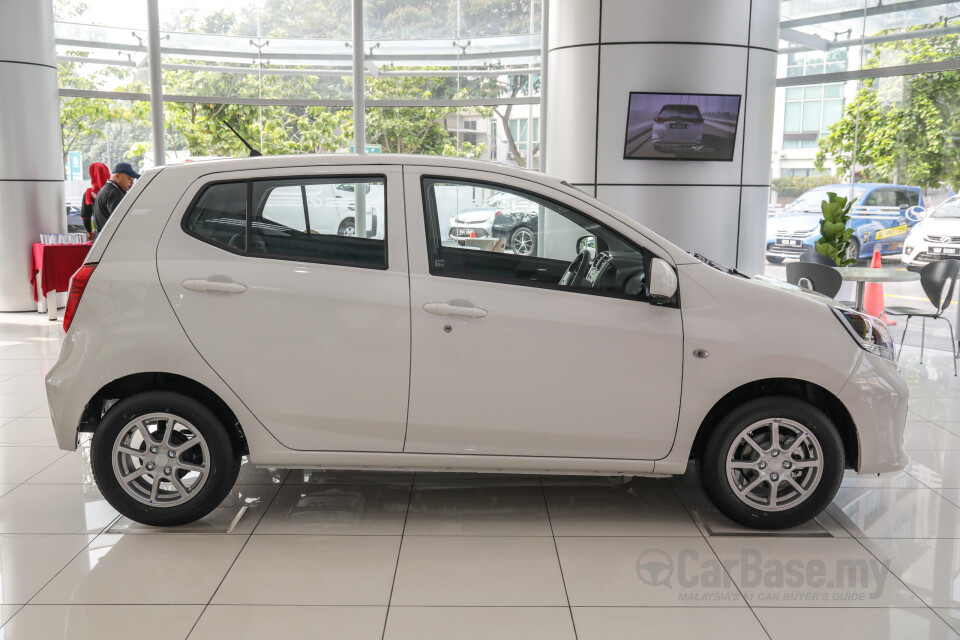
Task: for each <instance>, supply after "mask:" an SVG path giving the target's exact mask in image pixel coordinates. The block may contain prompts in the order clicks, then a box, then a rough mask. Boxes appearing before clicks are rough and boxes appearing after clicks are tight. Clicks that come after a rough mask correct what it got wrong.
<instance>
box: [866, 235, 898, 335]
mask: <svg viewBox="0 0 960 640" xmlns="http://www.w3.org/2000/svg"><path fill="white" fill-rule="evenodd" d="M882 264H883V261H882V260H881V258H880V249H874V251H873V259H872V260H871V261H870V268H871V269H880V268H882ZM885 306H886V302H885V300H884V297H883V285H882V284H880V283H879V282H868V283H867V286H866V290H865V291H864V293H863V310H864V311H866V312H867V314H869V315H871V316H873V317H874V318H880V319H881V320H883V321H884V322H886V323H887V324H888V325H892V324H897V323H896V322H895V321H893V320H888V319H887V314H885V313H884V312H883V308H884V307H885Z"/></svg>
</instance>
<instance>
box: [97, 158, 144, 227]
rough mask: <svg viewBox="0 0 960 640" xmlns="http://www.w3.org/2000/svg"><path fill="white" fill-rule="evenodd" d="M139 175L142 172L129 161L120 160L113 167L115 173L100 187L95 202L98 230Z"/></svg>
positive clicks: (105, 222)
mask: <svg viewBox="0 0 960 640" xmlns="http://www.w3.org/2000/svg"><path fill="white" fill-rule="evenodd" d="M139 177H140V174H139V173H137V172H136V171H134V170H133V167H132V166H130V163H129V162H120V163H118V164H117V166H115V167H114V168H113V175H112V176H110V179H109V180H107V183H106V184H105V185H103V188H101V189H100V193H98V194H97V199H96V201H95V202H94V203H93V222H94V224H95V225H96V227H97V231H98V232H99V231H100V230H101V229H103V227H104V225H106V224H107V220H109V219H110V215H111V214H112V213H113V211H114V209H116V208H117V205H118V204H120V201H121V200H123V196H125V195H126V194H127V191H130V187H132V186H133V181H134V180H136V179H137V178H139Z"/></svg>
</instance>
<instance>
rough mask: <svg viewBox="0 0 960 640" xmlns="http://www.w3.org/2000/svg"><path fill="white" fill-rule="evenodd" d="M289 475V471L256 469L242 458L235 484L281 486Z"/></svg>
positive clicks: (266, 468) (269, 468)
mask: <svg viewBox="0 0 960 640" xmlns="http://www.w3.org/2000/svg"><path fill="white" fill-rule="evenodd" d="M289 475H290V470H289V469H275V468H273V467H257V466H255V465H254V464H252V463H250V462H248V461H247V460H246V458H244V461H243V463H242V464H241V465H240V475H238V476H237V484H283V481H284V480H286V479H287V476H289Z"/></svg>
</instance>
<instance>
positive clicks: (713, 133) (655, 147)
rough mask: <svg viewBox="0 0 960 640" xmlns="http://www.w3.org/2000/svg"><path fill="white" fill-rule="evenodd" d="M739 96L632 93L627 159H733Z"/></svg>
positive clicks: (628, 123)
mask: <svg viewBox="0 0 960 640" xmlns="http://www.w3.org/2000/svg"><path fill="white" fill-rule="evenodd" d="M739 118H740V96H737V95H720V94H709V93H644V92H639V91H634V92H632V93H631V94H630V105H629V107H628V109H627V135H626V141H625V142H624V146H623V157H624V159H625V160H722V161H727V162H729V161H731V160H733V147H734V143H735V142H736V140H737V122H738V120H739Z"/></svg>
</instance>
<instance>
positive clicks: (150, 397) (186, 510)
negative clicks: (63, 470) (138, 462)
mask: <svg viewBox="0 0 960 640" xmlns="http://www.w3.org/2000/svg"><path fill="white" fill-rule="evenodd" d="M153 413H166V414H171V415H173V416H175V417H177V418H179V419H182V420H184V421H186V422H187V423H189V424H190V425H191V426H192V428H193V429H194V430H195V431H196V433H197V434H198V435H200V436H202V440H203V441H204V444H205V445H206V449H207V452H208V454H209V455H208V459H207V460H202V457H204V456H201V459H200V460H199V463H201V464H205V465H206V467H207V474H206V476H205V478H206V479H205V481H204V482H203V484H202V486H200V487H199V488H198V489H196V494H195V495H190V496H189V497H188V498H187V499H186V500H185V501H184V502H182V503H180V504H176V505H170V506H157V505H156V504H145V503H143V502H140V501H139V500H137V499H136V498H135V497H133V496H132V495H131V494H130V493H128V491H127V489H125V488H124V484H123V483H122V481H121V479H120V478H118V477H117V476H118V473H119V472H118V471H115V465H114V462H115V460H114V451H113V447H114V444H115V443H116V442H117V440H118V438H119V437H120V436H121V434H124V433H127V432H128V429H129V428H130V425H131V423H132V422H133V421H135V420H136V419H137V418H138V417H141V416H146V415H148V414H153ZM181 428H182V427H181ZM153 433H154V434H155V433H157V432H153ZM172 433H173V434H174V435H180V433H181V432H176V431H173V432H172ZM188 433H189V431H188ZM151 435H152V434H151ZM171 437H172V436H171ZM188 441H190V440H189V439H186V438H183V439H181V440H180V442H179V443H180V444H182V443H184V442H188ZM156 444H161V443H159V442H156ZM174 444H176V443H174ZM197 448H198V447H193V450H194V451H196V449H197ZM143 449H144V451H143V453H144V454H147V452H146V451H145V449H147V445H146V443H144V445H143ZM163 454H164V451H161V452H160V453H159V455H160V456H162V455H163ZM171 455H175V456H176V463H181V459H183V461H184V462H198V460H197V458H196V454H191V455H192V458H191V460H186V455H187V452H186V451H185V452H183V453H180V454H176V453H174V454H171ZM240 457H241V456H240V452H239V451H238V450H237V449H236V447H234V444H233V442H232V441H231V439H230V436H229V435H228V434H227V431H226V428H225V427H224V425H223V424H222V423H221V422H220V420H218V419H217V417H216V416H215V415H214V414H213V412H211V411H210V410H209V409H207V408H206V407H205V406H203V405H202V404H200V403H199V402H197V401H196V400H194V399H193V398H190V397H187V396H184V395H181V394H178V393H173V392H169V391H148V392H145V393H138V394H136V395H133V396H130V397H128V398H125V399H123V400H121V401H119V402H117V403H116V404H115V405H113V406H112V407H111V408H110V410H109V411H107V413H106V415H105V416H104V417H103V419H102V420H101V421H100V426H99V427H98V428H97V430H96V432H95V433H94V434H93V441H92V443H91V463H92V464H91V466H92V468H93V477H94V479H95V480H96V483H97V486H98V487H99V488H100V492H101V493H102V494H103V497H104V498H106V500H107V502H109V503H110V504H111V506H113V508H114V509H116V510H117V511H119V512H120V513H121V514H123V515H125V516H127V517H128V518H130V519H131V520H134V521H136V522H139V523H141V524H146V525H153V526H159V527H171V526H177V525H182V524H188V523H190V522H194V521H196V520H199V519H200V518H202V517H204V516H205V515H207V514H208V513H210V512H211V511H213V509H214V508H216V507H217V506H218V505H219V504H220V503H221V502H223V500H224V498H226V497H227V494H229V493H230V490H231V489H232V488H233V485H234V483H235V482H236V480H237V475H238V474H239V473H240ZM143 460H148V457H147V455H145V456H144V457H143ZM143 464H144V465H146V464H147V462H144V463H143ZM164 464H166V462H164ZM143 468H146V467H145V466H144V467H143ZM160 472H161V470H160V468H158V469H157V475H160ZM180 473H181V472H180V471H174V474H180ZM182 473H183V474H184V475H178V478H183V477H185V476H186V474H187V473H189V472H187V471H183V472H182ZM144 476H145V477H154V474H152V473H145V474H144ZM161 480H162V479H161ZM168 482H169V481H168ZM146 484H151V482H148V481H147V482H146ZM157 484H163V483H162V482H159V483H157ZM171 486H172V483H171ZM148 497H150V496H148Z"/></svg>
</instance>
